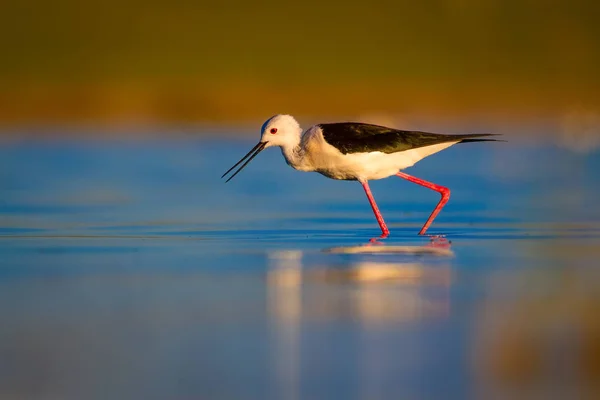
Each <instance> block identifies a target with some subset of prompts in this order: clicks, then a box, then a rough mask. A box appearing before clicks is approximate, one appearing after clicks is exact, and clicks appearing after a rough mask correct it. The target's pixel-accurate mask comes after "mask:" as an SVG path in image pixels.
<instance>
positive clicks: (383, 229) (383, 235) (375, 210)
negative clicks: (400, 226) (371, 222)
mask: <svg viewBox="0 0 600 400" xmlns="http://www.w3.org/2000/svg"><path fill="white" fill-rule="evenodd" d="M361 183H362V186H363V189H365V193H366V194H367V198H368V199H369V203H370V204H371V208H372V209H373V213H374V214H375V218H377V222H378V223H379V227H380V228H381V236H380V238H381V239H385V238H386V237H388V236H389V234H390V231H389V229H388V227H387V226H386V225H385V221H384V220H383V216H382V215H381V212H379V208H378V207H377V203H375V199H374V198H373V194H372V193H371V189H370V188H369V184H368V183H367V181H364V182H361Z"/></svg>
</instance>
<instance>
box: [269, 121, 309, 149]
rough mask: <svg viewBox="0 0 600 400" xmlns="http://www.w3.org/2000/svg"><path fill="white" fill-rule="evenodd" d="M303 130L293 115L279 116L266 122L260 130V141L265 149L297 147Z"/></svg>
mask: <svg viewBox="0 0 600 400" xmlns="http://www.w3.org/2000/svg"><path fill="white" fill-rule="evenodd" d="M301 133H302V128H300V124H298V121H296V120H295V119H294V117H292V116H291V115H284V114H277V115H275V116H274V117H271V118H269V119H268V120H266V121H265V123H264V124H263V125H262V128H261V129H260V141H261V143H266V145H265V148H267V147H272V146H285V145H288V144H290V145H295V144H296V143H297V142H298V137H299V136H300V134H301Z"/></svg>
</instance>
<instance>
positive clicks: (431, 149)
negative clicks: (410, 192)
mask: <svg viewBox="0 0 600 400" xmlns="http://www.w3.org/2000/svg"><path fill="white" fill-rule="evenodd" d="M492 136H498V135H497V134H492V133H475V134H457V135H449V134H439V133H429V132H421V131H407V130H400V129H394V128H388V127H385V126H380V125H373V124H368V123H362V122H334V123H321V124H316V125H313V126H311V127H310V128H308V129H307V130H306V131H303V129H302V128H301V127H300V124H299V123H298V121H296V119H295V118H294V117H293V116H291V115H287V114H277V115H274V116H273V117H271V118H269V119H267V120H266V121H265V122H264V124H263V125H262V127H261V131H260V141H259V142H258V143H257V144H256V146H254V147H253V148H252V150H250V151H249V152H248V153H247V154H246V155H245V156H244V157H242V159H241V160H240V161H238V162H237V163H236V164H235V165H233V167H231V168H230V169H228V170H227V172H225V173H224V174H223V175H222V176H221V178H225V177H226V176H227V175H229V173H230V172H232V171H233V170H234V169H235V168H236V167H237V166H239V165H240V164H241V166H240V167H239V168H238V169H237V170H236V171H235V172H233V173H232V174H231V175H230V176H229V177H228V179H227V180H226V182H229V181H230V180H231V179H233V178H234V177H235V176H236V175H237V174H239V173H240V171H241V170H243V169H244V168H245V167H246V166H247V165H248V163H250V161H252V160H253V159H254V157H256V156H257V155H258V154H259V153H260V152H262V151H263V150H265V149H267V148H269V147H279V148H280V149H281V153H282V154H283V157H284V159H285V161H286V163H287V164H288V165H289V166H291V167H292V168H294V169H296V170H299V171H306V172H318V173H320V174H322V175H324V176H326V177H328V178H331V179H338V180H349V181H358V182H359V183H360V184H361V185H362V187H363V189H364V191H365V194H366V195H367V199H368V200H369V204H370V205H371V208H372V209H373V213H374V214H375V219H376V220H377V223H378V224H379V227H380V228H381V236H380V238H382V239H384V238H387V237H388V236H389V234H390V230H389V229H388V227H387V225H386V223H385V221H384V219H383V216H382V214H381V212H380V211H379V207H378V206H377V203H376V202H375V199H374V197H373V194H372V192H371V189H370V187H369V181H371V180H377V179H383V178H388V177H390V176H398V177H400V178H403V179H406V180H408V181H410V182H413V183H416V184H418V185H421V186H424V187H426V188H429V189H431V190H433V191H436V192H438V193H439V194H440V195H441V199H440V200H439V202H438V203H437V205H436V206H435V208H434V209H433V211H432V212H431V214H430V215H429V218H428V219H427V221H426V222H425V224H424V225H423V227H422V228H421V230H420V231H419V233H418V234H419V235H425V234H426V232H427V230H428V229H429V227H430V225H431V224H432V222H433V220H434V219H435V217H436V216H437V215H438V214H439V213H440V211H441V210H442V208H443V207H444V205H446V203H447V202H448V200H449V199H450V189H448V188H447V187H444V186H441V185H437V184H435V183H431V182H428V181H425V180H423V179H420V178H416V177H414V176H411V175H408V174H406V173H404V172H402V170H404V169H406V168H408V167H412V166H413V165H414V164H415V163H417V162H418V161H420V160H422V159H423V158H425V157H428V156H430V155H432V154H435V153H437V152H439V151H442V150H444V149H447V148H448V147H450V146H453V145H455V144H458V143H471V142H492V141H494V142H497V141H500V140H498V139H494V138H492ZM242 163H243V164H242Z"/></svg>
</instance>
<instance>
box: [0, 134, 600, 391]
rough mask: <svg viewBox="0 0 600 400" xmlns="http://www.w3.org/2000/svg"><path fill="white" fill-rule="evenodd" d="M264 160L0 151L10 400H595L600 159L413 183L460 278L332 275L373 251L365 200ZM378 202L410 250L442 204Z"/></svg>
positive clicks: (381, 196) (464, 159)
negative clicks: (446, 191) (447, 193)
mask: <svg viewBox="0 0 600 400" xmlns="http://www.w3.org/2000/svg"><path fill="white" fill-rule="evenodd" d="M253 144H254V143H253V142H250V141H246V142H244V141H227V140H225V139H223V140H216V139H212V140H210V139H195V138H188V139H177V140H160V139H153V140H139V141H134V140H131V141H129V140H123V141H115V140H112V141H111V140H106V141H101V140H81V141H78V140H53V141H43V140H37V141H27V142H24V141H21V142H11V143H4V144H3V145H2V146H1V147H0V321H1V326H0V398H32V399H33V398H61V399H71V398H72V399H80V398H86V399H94V398H98V399H106V398H115V399H116V398H144V399H152V398H157V399H164V398H173V399H176V398H177V399H178V398H181V399H188V398H190V399H191V398H256V399H265V398H273V399H288V398H289V399H294V398H357V399H363V398H364V399H372V398H419V399H420V398H427V399H429V398H431V399H437V398H449V399H464V398H509V397H510V396H516V397H517V398H518V397H519V396H521V397H523V398H525V397H527V396H528V395H532V394H534V395H539V396H542V397H541V398H544V396H546V395H549V394H552V395H554V396H556V395H558V396H559V398H561V397H563V398H569V397H572V396H574V395H577V396H587V395H590V396H592V395H593V394H594V393H597V392H594V390H595V389H597V387H596V388H594V384H595V383H594V382H598V379H597V378H598V374H599V371H600V366H599V365H598V360H599V359H600V357H599V353H598V348H597V343H598V339H599V338H600V329H599V327H600V320H599V317H598V312H597V308H598V307H597V305H598V304H599V302H598V300H599V298H598V297H599V295H598V293H600V270H599V269H598V259H599V257H600V246H599V244H600V241H599V238H600V209H599V208H598V207H597V202H598V199H599V198H600V173H599V171H600V156H599V155H598V154H597V153H595V154H587V155H584V154H577V153H573V152H571V151H568V150H565V149H561V148H559V147H556V146H554V145H552V144H548V145H543V146H542V145H533V144H530V143H526V142H522V141H518V140H516V141H511V142H510V143H502V144H493V145H489V144H483V145H480V144H469V145H463V146H455V147H454V148H452V149H449V150H447V151H444V152H442V153H440V154H438V155H436V156H434V157H431V158H429V159H426V160H424V161H422V162H420V163H419V164H418V165H417V166H415V167H413V168H411V169H410V170H407V172H408V173H412V174H414V175H416V176H418V177H421V178H423V179H428V180H431V181H433V182H435V183H438V184H442V185H445V186H448V187H449V188H451V190H452V196H451V199H450V202H449V203H448V205H447V206H446V207H445V209H444V210H443V211H442V213H441V214H440V215H439V217H438V218H437V220H436V221H435V223H434V224H433V226H432V228H431V230H430V233H432V234H443V235H446V237H447V238H448V239H449V240H450V241H451V242H452V250H453V252H454V256H452V257H436V256H431V255H407V254H331V253H328V252H325V251H324V250H326V249H329V248H331V247H336V246H338V247H339V246H357V245H364V244H367V243H368V242H369V239H371V238H372V237H374V236H377V235H378V234H379V231H378V226H377V223H376V221H375V219H374V217H373V215H372V213H371V210H370V207H369V205H368V202H367V200H366V198H365V197H364V193H363V191H362V189H361V187H360V185H358V184H357V183H355V182H339V181H332V180H329V179H326V178H324V177H322V176H320V175H318V174H307V173H300V172H297V171H294V170H292V169H291V168H289V167H288V166H286V165H285V163H284V162H283V161H282V159H281V155H280V154H279V152H278V151H276V150H269V151H265V152H264V153H263V154H261V156H260V157H258V158H257V159H255V161H253V162H252V164H251V165H250V166H249V167H248V168H246V170H244V171H243V172H242V173H240V174H239V175H238V176H237V177H236V178H235V179H234V180H232V181H231V182H229V183H228V184H224V183H223V182H222V181H221V180H220V179H219V177H220V176H221V174H222V173H223V172H224V171H225V170H227V169H228V168H229V167H230V166H231V165H233V163H234V162H236V161H237V160H238V159H239V157H241V156H242V155H243V154H245V153H246V151H247V150H248V149H249V148H251V147H252V145H253ZM371 187H372V190H373V193H374V195H375V198H376V199H377V201H378V203H379V206H380V208H381V211H382V212H383V215H384V217H385V218H386V221H387V222H388V225H389V227H390V229H391V231H392V235H391V236H390V238H389V239H387V240H386V243H387V244H388V245H411V246H422V245H427V244H428V240H427V238H420V237H417V236H416V233H417V232H418V230H419V228H420V226H421V224H422V223H423V222H424V221H425V219H426V218H427V216H428V214H429V212H430V211H431V209H432V208H433V207H434V205H435V203H436V202H437V200H438V194H436V193H434V192H431V191H429V190H427V189H425V188H421V187H418V186H415V185H414V184H411V183H408V182H405V181H403V180H401V179H398V178H389V179H386V180H382V181H377V182H373V183H372V185H371Z"/></svg>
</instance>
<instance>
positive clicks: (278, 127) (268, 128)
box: [221, 114, 302, 182]
mask: <svg viewBox="0 0 600 400" xmlns="http://www.w3.org/2000/svg"><path fill="white" fill-rule="evenodd" d="M301 134H302V128H300V124H298V121H296V120H295V119H294V117H292V116H291V115H284V114H277V115H275V116H273V117H271V118H269V119H268V120H266V121H265V123H264V124H263V125H262V128H261V129H260V142H258V144H257V145H256V146H254V147H253V148H252V150H250V151H249V152H248V154H246V155H245V156H244V157H243V158H242V159H241V160H240V161H238V162H237V163H236V164H235V165H234V166H233V167H231V168H230V169H229V170H228V171H227V172H225V173H224V174H223V176H222V177H221V178H224V177H225V175H227V174H228V173H230V172H231V171H232V170H233V169H234V168H235V167H237V166H238V165H240V164H242V162H244V161H246V162H244V163H243V164H242V166H241V167H240V168H238V170H237V171H235V172H234V173H233V175H231V176H230V177H229V178H228V179H227V182H229V181H230V180H231V179H233V177H234V176H236V175H237V174H238V173H239V172H240V171H241V170H242V169H244V167H245V166H246V165H248V163H249V162H250V161H251V160H252V159H253V158H254V157H256V156H257V155H258V153H260V152H261V151H263V150H264V149H266V148H267V147H273V146H279V147H285V146H295V145H297V144H298V140H299V137H300V135H301Z"/></svg>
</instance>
